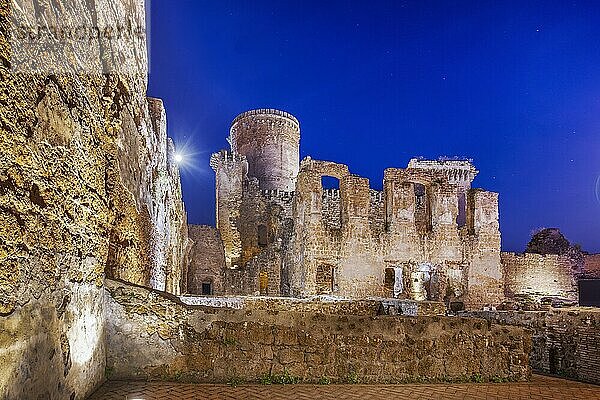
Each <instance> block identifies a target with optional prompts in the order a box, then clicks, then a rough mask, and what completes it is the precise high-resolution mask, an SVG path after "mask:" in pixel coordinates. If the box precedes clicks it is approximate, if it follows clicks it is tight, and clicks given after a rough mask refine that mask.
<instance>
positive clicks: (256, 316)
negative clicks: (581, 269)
mask: <svg viewBox="0 0 600 400" xmlns="http://www.w3.org/2000/svg"><path fill="white" fill-rule="evenodd" d="M105 293H106V307H107V310H108V320H109V323H108V327H107V343H108V346H107V347H108V357H107V368H108V371H109V372H110V378H113V379H151V380H184V381H193V382H211V383H217V382H221V383H223V382H238V383H239V382H243V381H252V382H259V381H260V380H261V379H263V380H264V379H266V378H265V377H271V376H286V375H287V376H288V377H291V378H290V379H292V378H293V380H297V381H303V382H315V383H317V382H319V381H322V380H327V381H329V382H350V383H352V382H362V383H387V382H404V381H453V380H456V381H460V380H471V379H476V380H526V379H528V378H529V376H530V368H529V366H528V354H529V351H530V336H529V335H528V334H527V333H526V332H525V331H524V330H523V329H521V328H516V327H501V326H492V327H490V326H489V325H488V324H487V323H486V322H485V321H483V320H480V319H469V318H457V317H393V316H381V317H367V316H352V315H325V314H321V313H316V312H310V313H299V312H286V311H279V312H273V311H263V310H252V311H250V310H232V309H215V308H210V307H201V306H187V305H185V304H183V303H181V302H179V300H178V299H177V298H175V297H170V296H168V295H165V294H163V293H160V292H156V291H151V290H149V289H146V288H142V287H137V286H133V285H130V284H126V283H122V282H117V281H111V280H108V281H107V283H106V291H105Z"/></svg>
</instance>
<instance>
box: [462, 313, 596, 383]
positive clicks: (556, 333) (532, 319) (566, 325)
mask: <svg viewBox="0 0 600 400" xmlns="http://www.w3.org/2000/svg"><path fill="white" fill-rule="evenodd" d="M461 315H463V316H471V317H477V318H485V319H487V320H488V321H491V322H492V323H493V324H496V325H512V326H519V327H523V328H526V329H529V330H530V331H531V332H532V333H533V336H532V337H533V342H532V347H531V353H530V355H529V362H530V364H531V367H532V368H533V370H534V371H538V372H542V373H550V374H557V375H562V376H564V377H567V378H571V379H576V380H579V381H584V382H591V383H596V384H598V383H600V309H597V308H584V307H577V308H561V309H551V310H550V311H521V312H512V311H508V312H507V311H473V312H464V313H461Z"/></svg>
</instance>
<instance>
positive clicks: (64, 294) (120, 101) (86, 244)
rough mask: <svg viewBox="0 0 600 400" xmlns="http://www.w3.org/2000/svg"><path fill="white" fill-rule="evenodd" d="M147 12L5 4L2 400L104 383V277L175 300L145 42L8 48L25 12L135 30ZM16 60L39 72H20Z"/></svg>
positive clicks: (0, 89)
mask: <svg viewBox="0 0 600 400" xmlns="http://www.w3.org/2000/svg"><path fill="white" fill-rule="evenodd" d="M15 4H17V5H18V7H13V5H15ZM143 4H144V3H143V2H142V1H139V0H98V1H95V2H76V1H68V0H67V1H61V2H41V1H37V0H36V1H33V2H30V1H20V0H16V1H7V0H0V76H1V79H0V98H1V99H2V107H1V108H0V124H1V125H2V128H1V129H0V153H1V154H2V157H0V265H1V266H2V267H1V268H0V365H1V366H2V367H1V368H0V398H3V399H30V398H34V399H35V398H44V399H69V398H71V399H83V398H86V397H87V395H89V393H90V392H91V391H93V390H94V388H95V387H96V386H97V385H98V384H99V383H100V382H101V381H102V380H103V379H104V373H105V359H106V358H105V356H106V346H105V336H104V332H105V330H104V329H105V325H106V318H105V308H104V302H103V296H102V285H103V280H104V274H105V271H106V272H107V273H108V274H109V275H111V276H117V277H120V278H123V279H126V280H130V281H132V282H135V283H139V284H144V285H151V286H153V287H156V288H159V289H161V290H167V291H171V292H174V293H177V292H179V290H180V285H181V281H182V279H183V275H184V264H185V263H184V257H183V254H184V253H185V251H186V247H187V243H186V240H187V239H186V236H187V233H186V229H187V227H186V224H185V222H186V221H185V212H184V209H183V204H182V202H181V188H180V186H179V175H178V170H177V167H176V166H175V165H174V163H172V162H171V161H170V159H171V158H172V157H170V155H171V153H170V151H169V147H170V146H169V143H168V141H167V137H166V130H165V127H166V123H165V114H164V109H163V107H162V103H161V102H160V101H158V100H154V99H147V98H146V71H147V55H146V46H145V40H144V39H143V38H141V39H139V40H133V41H131V42H126V43H123V42H118V41H111V40H110V39H107V38H104V37H101V38H100V39H98V40H95V41H89V42H88V41H85V43H83V44H82V43H74V44H73V45H72V46H69V45H66V46H64V48H61V47H60V46H57V48H56V49H55V50H57V52H55V53H53V52H51V51H49V52H47V50H48V49H45V50H44V53H43V54H41V53H38V52H37V50H36V48H35V47H32V48H12V47H11V44H10V41H9V36H10V34H11V32H14V29H15V26H14V25H13V23H12V22H11V21H12V19H11V17H18V16H23V15H21V14H20V13H23V14H27V15H28V16H29V21H33V23H34V24H35V23H39V24H40V25H41V26H42V27H45V28H50V27H51V26H49V25H52V24H55V23H57V21H58V22H60V23H62V24H65V25H69V24H70V25H71V26H81V25H84V26H89V27H93V26H95V25H96V24H106V25H108V26H116V25H118V24H126V23H128V22H132V23H133V24H134V25H135V26H136V27H144V26H145V10H144V5H143ZM36 13H37V14H36ZM34 27H35V26H34ZM40 51H41V50H40ZM61 51H62V53H60V52H61ZM18 52H21V53H19V54H23V52H25V53H27V52H29V53H28V54H27V58H28V59H29V60H32V61H33V62H34V63H35V64H36V66H37V67H38V68H39V70H38V71H37V72H34V73H28V72H20V73H17V72H15V71H14V70H13V69H12V68H13V67H15V59H16V58H15V57H16V55H17V53H18ZM59 53H60V54H59ZM118 56H122V57H121V58H119V57H118ZM52 62H54V63H55V64H57V63H58V64H60V63H67V62H71V63H81V64H74V65H69V67H72V68H74V69H75V70H78V71H83V72H82V73H78V74H74V73H61V72H60V71H54V70H53V69H52V68H53V67H51V66H50V63H52ZM121 67H124V68H126V69H127V71H129V73H127V74H125V73H117V72H114V73H113V72H110V71H114V70H119V68H121ZM102 71H109V72H107V73H105V74H103V73H102ZM171 149H172V146H171Z"/></svg>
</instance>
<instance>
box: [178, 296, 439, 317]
mask: <svg viewBox="0 0 600 400" xmlns="http://www.w3.org/2000/svg"><path fill="white" fill-rule="evenodd" d="M179 298H180V299H181V301H182V302H183V303H185V304H188V305H191V306H209V307H225V308H233V309H236V310H241V309H244V310H250V311H252V310H263V311H273V312H280V311H293V312H302V313H306V312H310V313H322V314H340V315H363V316H372V317H374V316H376V315H406V316H415V317H416V316H435V315H446V307H445V305H444V303H441V302H434V301H414V300H399V299H358V300H353V299H342V298H331V297H329V296H315V297H310V298H304V299H299V298H294V297H252V296H219V297H205V296H191V295H182V296H179Z"/></svg>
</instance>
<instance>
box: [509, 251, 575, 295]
mask: <svg viewBox="0 0 600 400" xmlns="http://www.w3.org/2000/svg"><path fill="white" fill-rule="evenodd" d="M501 258H502V266H503V269H504V285H505V291H506V295H507V297H514V296H515V295H526V296H529V297H531V298H536V299H539V298H542V297H548V296H556V297H564V298H567V299H570V300H574V301H578V299H579V298H578V287H577V272H578V270H577V267H576V266H575V265H574V264H573V262H572V261H571V259H570V258H569V257H568V256H566V255H565V256H562V255H556V254H547V255H542V254H533V253H523V254H516V253H505V252H503V253H502V255H501Z"/></svg>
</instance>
